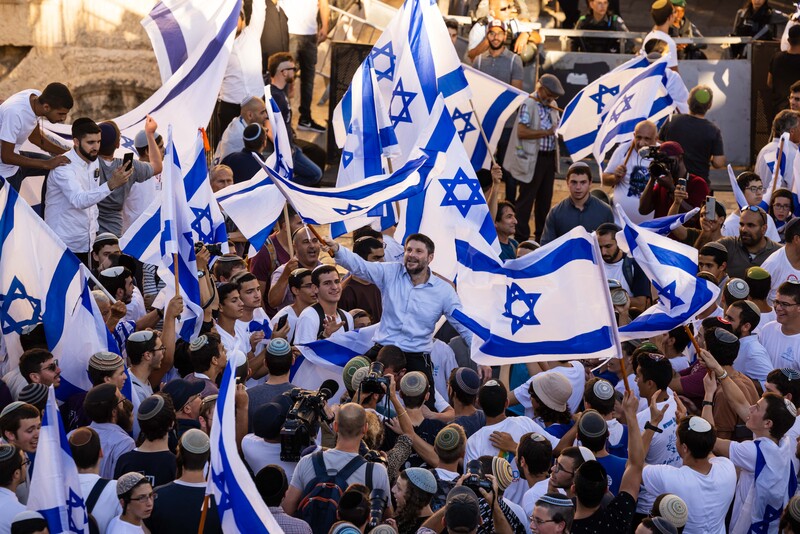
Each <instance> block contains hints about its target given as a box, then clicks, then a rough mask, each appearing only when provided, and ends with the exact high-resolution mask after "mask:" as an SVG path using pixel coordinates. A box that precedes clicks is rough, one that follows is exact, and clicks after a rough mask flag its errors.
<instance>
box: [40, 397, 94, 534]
mask: <svg viewBox="0 0 800 534" xmlns="http://www.w3.org/2000/svg"><path fill="white" fill-rule="evenodd" d="M28 509H29V510H34V511H36V512H39V513H40V514H42V515H43V516H44V518H45V519H46V520H47V528H48V530H49V531H50V532H54V533H55V532H75V533H81V532H85V533H87V534H88V532H89V516H88V515H87V514H86V504H85V501H84V498H83V495H82V494H81V483H80V479H79V478H78V468H77V467H75V461H74V460H73V459H72V451H71V450H70V448H69V442H68V441H67V436H66V434H65V433H64V424H63V423H62V422H61V416H60V415H59V412H58V405H57V404H56V395H55V389H54V388H53V386H50V387H49V388H48V393H47V405H46V406H45V409H44V412H42V429H41V431H40V432H39V447H38V448H37V449H36V464H35V465H34V469H33V475H32V476H31V483H30V493H29V494H28Z"/></svg>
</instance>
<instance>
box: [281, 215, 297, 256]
mask: <svg viewBox="0 0 800 534" xmlns="http://www.w3.org/2000/svg"><path fill="white" fill-rule="evenodd" d="M283 223H284V224H285V225H286V235H288V236H289V239H287V240H286V241H287V243H288V245H289V257H290V258H294V243H293V242H292V226H291V225H290V224H289V204H288V203H286V204H284V205H283Z"/></svg>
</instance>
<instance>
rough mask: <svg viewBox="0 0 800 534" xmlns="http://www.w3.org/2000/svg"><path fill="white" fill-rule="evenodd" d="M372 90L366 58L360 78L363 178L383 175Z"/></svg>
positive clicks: (369, 66)
mask: <svg viewBox="0 0 800 534" xmlns="http://www.w3.org/2000/svg"><path fill="white" fill-rule="evenodd" d="M372 89H373V88H372V58H371V57H369V56H368V57H367V59H366V60H365V61H364V75H363V76H362V77H361V121H362V124H361V140H362V142H363V146H362V149H363V154H364V158H363V161H364V177H365V178H366V177H369V176H375V175H378V174H383V161H382V160H381V152H382V149H381V139H380V132H379V131H378V117H377V115H376V113H375V93H374V91H373V90H372Z"/></svg>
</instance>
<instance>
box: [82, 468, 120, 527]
mask: <svg viewBox="0 0 800 534" xmlns="http://www.w3.org/2000/svg"><path fill="white" fill-rule="evenodd" d="M78 479H79V480H80V483H81V493H82V494H83V496H84V499H88V498H89V494H90V493H91V492H92V488H94V485H95V484H96V483H97V481H98V480H99V479H100V475H95V474H92V473H79V474H78ZM121 513H122V506H120V505H119V499H118V498H117V481H116V480H112V481H111V482H109V483H108V484H106V487H105V488H103V491H102V493H100V497H99V498H98V499H97V502H96V503H95V505H94V508H93V509H92V517H94V519H95V521H97V527H98V530H99V531H100V532H106V531H107V529H108V525H109V523H111V520H112V519H114V518H115V517H117V516H118V515H120V514H121Z"/></svg>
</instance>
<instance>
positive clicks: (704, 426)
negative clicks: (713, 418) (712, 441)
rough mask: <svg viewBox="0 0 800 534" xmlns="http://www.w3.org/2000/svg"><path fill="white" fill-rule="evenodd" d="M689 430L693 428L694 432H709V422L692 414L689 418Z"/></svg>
mask: <svg viewBox="0 0 800 534" xmlns="http://www.w3.org/2000/svg"><path fill="white" fill-rule="evenodd" d="M689 430H693V431H694V432H700V433H701V434H704V433H706V432H711V423H709V422H708V421H706V420H705V419H703V418H702V417H697V416H696V415H694V416H692V417H691V418H690V419H689Z"/></svg>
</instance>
